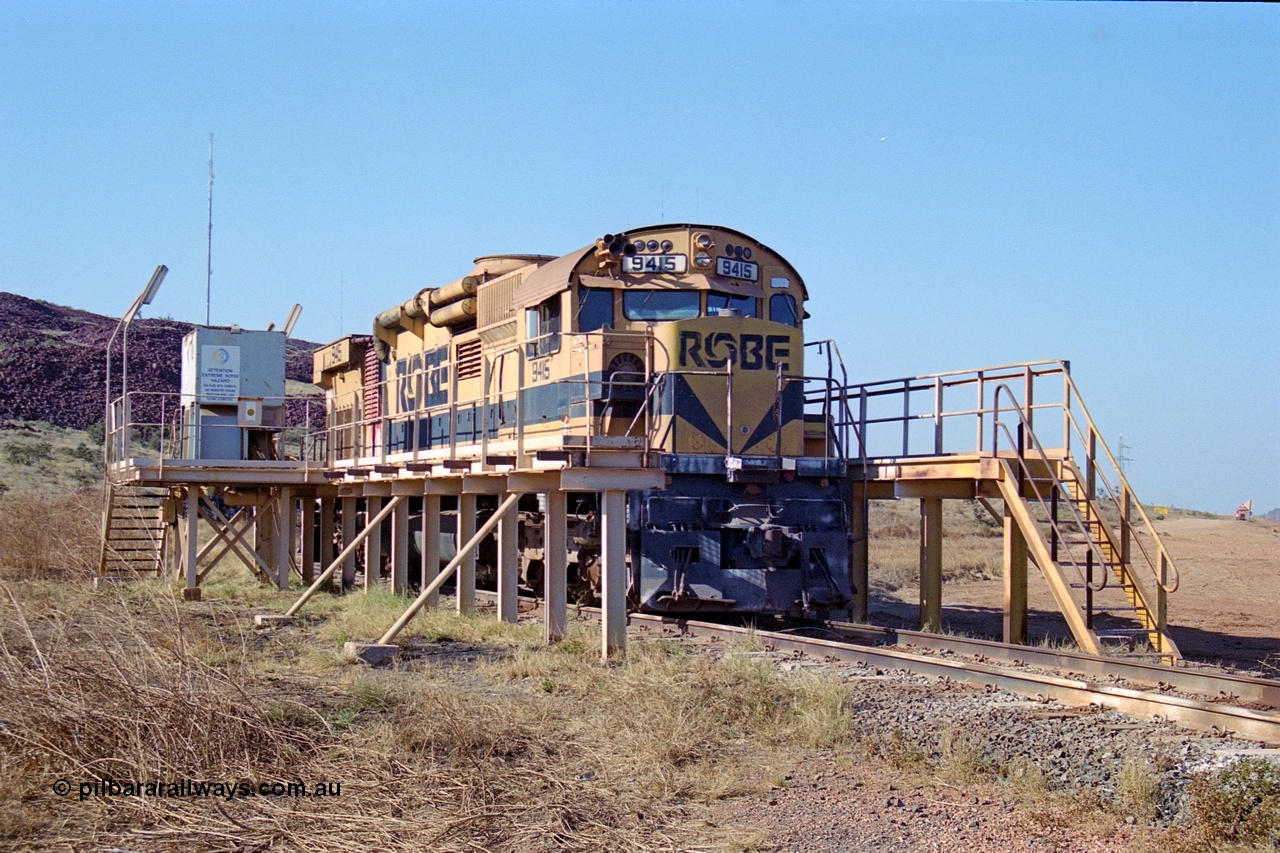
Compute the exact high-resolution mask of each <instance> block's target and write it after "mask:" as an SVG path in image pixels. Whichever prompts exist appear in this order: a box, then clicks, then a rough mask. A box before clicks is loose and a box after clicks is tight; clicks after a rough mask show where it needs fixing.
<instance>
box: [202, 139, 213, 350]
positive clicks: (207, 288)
mask: <svg viewBox="0 0 1280 853" xmlns="http://www.w3.org/2000/svg"><path fill="white" fill-rule="evenodd" d="M206 247H207V267H206V270H205V279H204V324H205V325H206V326H208V325H210V305H211V304H212V302H213V134H212V133H210V134H209V237H208V241H207V242H206Z"/></svg>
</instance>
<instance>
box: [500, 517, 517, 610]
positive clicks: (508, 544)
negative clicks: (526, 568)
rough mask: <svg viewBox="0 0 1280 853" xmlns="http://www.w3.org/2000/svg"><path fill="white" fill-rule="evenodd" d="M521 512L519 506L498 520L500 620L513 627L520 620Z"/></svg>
mask: <svg viewBox="0 0 1280 853" xmlns="http://www.w3.org/2000/svg"><path fill="white" fill-rule="evenodd" d="M519 526H520V512H519V507H518V505H517V504H514V503H513V504H511V508H510V509H508V510H507V511H506V512H505V513H503V514H502V517H501V518H500V519H499V520H498V618H499V619H500V620H502V621H503V622H509V623H511V624H512V625H514V624H516V622H518V621H519V619H520V601H519V597H518V594H519V585H520V536H519Z"/></svg>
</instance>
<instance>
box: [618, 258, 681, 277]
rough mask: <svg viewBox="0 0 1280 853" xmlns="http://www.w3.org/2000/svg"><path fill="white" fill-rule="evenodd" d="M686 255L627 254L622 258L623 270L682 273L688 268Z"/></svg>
mask: <svg viewBox="0 0 1280 853" xmlns="http://www.w3.org/2000/svg"><path fill="white" fill-rule="evenodd" d="M688 264H689V258H688V257H687V256H686V255H627V256H625V257H623V259H622V271H623V272H640V273H646V272H647V273H682V272H684V271H685V270H687V269H688Z"/></svg>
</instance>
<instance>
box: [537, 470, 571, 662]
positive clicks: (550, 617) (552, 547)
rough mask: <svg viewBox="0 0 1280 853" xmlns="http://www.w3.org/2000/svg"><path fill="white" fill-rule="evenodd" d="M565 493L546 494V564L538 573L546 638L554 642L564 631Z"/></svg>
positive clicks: (567, 595) (565, 630)
mask: <svg viewBox="0 0 1280 853" xmlns="http://www.w3.org/2000/svg"><path fill="white" fill-rule="evenodd" d="M568 507H569V494H568V492H562V491H560V490H559V489H556V490H553V491H549V492H547V514H546V515H545V516H543V520H542V523H543V525H544V527H543V531H542V544H543V554H544V555H545V562H546V565H545V566H544V568H543V572H542V577H543V581H542V586H543V600H544V606H545V607H546V617H547V619H546V623H547V624H546V639H547V642H548V643H558V642H560V641H561V640H563V639H564V638H565V633H566V632H567V630H568V614H567V612H566V610H567V607H568V601H569V582H568V571H567V568H568V563H569V547H568V545H569V542H568V535H567V533H566V528H565V525H566V522H567V519H568Z"/></svg>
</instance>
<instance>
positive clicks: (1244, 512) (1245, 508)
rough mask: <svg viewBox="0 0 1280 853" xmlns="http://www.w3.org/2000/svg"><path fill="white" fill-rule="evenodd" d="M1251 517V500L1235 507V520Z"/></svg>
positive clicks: (1244, 519) (1246, 519)
mask: <svg viewBox="0 0 1280 853" xmlns="http://www.w3.org/2000/svg"><path fill="white" fill-rule="evenodd" d="M1251 518H1253V501H1249V503H1247V504H1240V506H1238V507H1236V521H1248V520H1249V519H1251Z"/></svg>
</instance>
